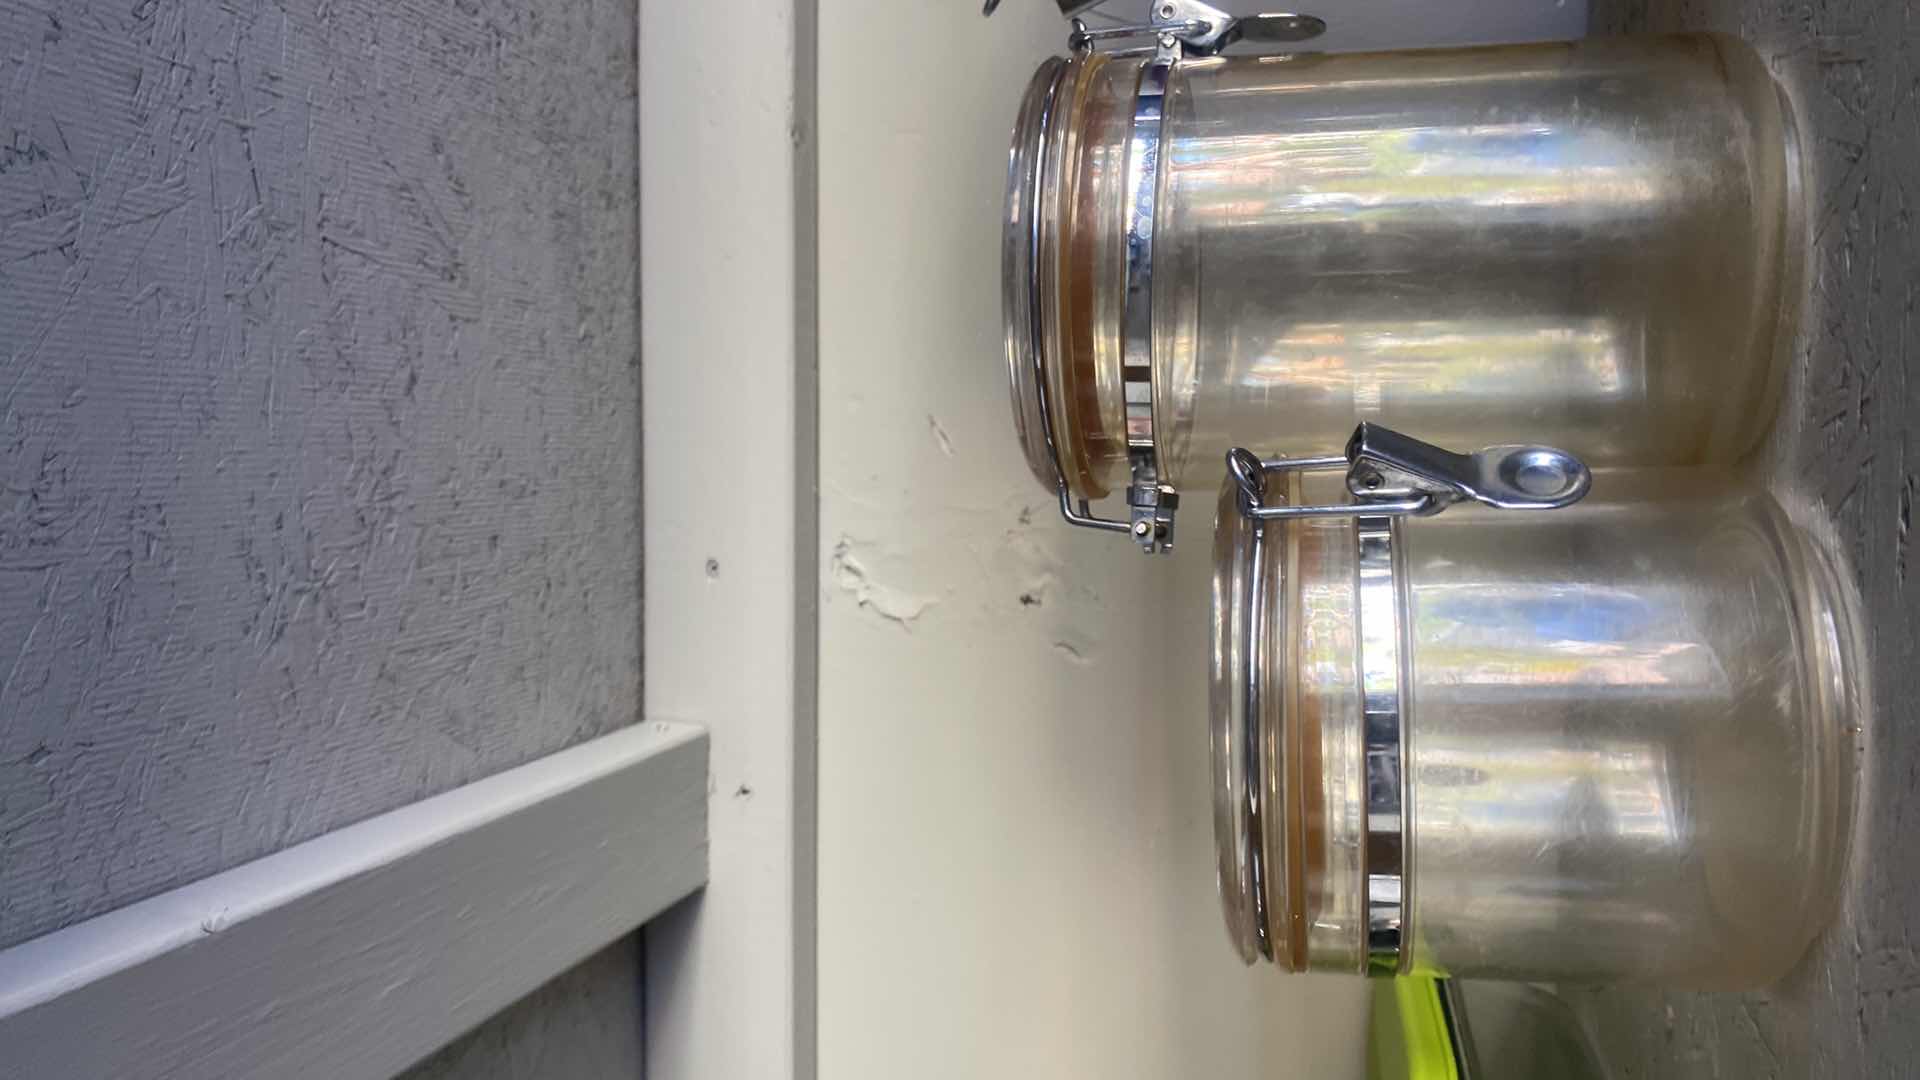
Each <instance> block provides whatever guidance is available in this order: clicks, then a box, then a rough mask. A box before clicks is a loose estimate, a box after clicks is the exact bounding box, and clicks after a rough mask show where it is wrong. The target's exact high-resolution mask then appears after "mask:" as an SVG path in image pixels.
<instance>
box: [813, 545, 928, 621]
mask: <svg viewBox="0 0 1920 1080" xmlns="http://www.w3.org/2000/svg"><path fill="white" fill-rule="evenodd" d="M854 546H855V542H854V541H853V540H852V539H850V538H848V537H845V536H842V537H841V538H840V539H839V540H838V541H837V542H836V543H835V544H834V545H833V560H832V565H831V568H830V576H831V577H832V579H833V584H834V587H835V588H837V589H839V590H840V591H841V592H843V593H846V594H847V595H848V596H851V597H853V599H854V603H856V604H858V605H859V606H860V608H861V609H862V610H865V611H870V612H872V613H873V614H875V615H877V616H879V617H880V618H882V619H885V620H886V621H888V622H890V623H893V624H895V625H896V626H899V627H900V628H902V629H904V630H911V629H913V623H914V621H915V620H917V619H919V618H920V616H921V615H923V614H925V613H926V610H927V609H928V608H930V607H932V606H933V605H935V604H937V603H939V599H938V598H937V597H932V596H921V595H919V594H916V593H912V592H908V591H907V590H904V589H900V588H896V587H894V586H892V585H887V584H884V583H882V582H878V581H875V580H874V579H873V575H872V574H871V573H870V572H869V571H868V569H867V567H866V564H864V563H862V562H861V561H860V559H859V558H858V557H857V556H856V555H855V554H854Z"/></svg>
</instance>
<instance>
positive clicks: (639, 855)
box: [0, 722, 707, 1080]
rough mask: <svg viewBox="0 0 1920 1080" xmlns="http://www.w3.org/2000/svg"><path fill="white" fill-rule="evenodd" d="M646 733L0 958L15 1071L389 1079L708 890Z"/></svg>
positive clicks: (660, 726) (701, 745) (676, 793)
mask: <svg viewBox="0 0 1920 1080" xmlns="http://www.w3.org/2000/svg"><path fill="white" fill-rule="evenodd" d="M706 766H707V736H706V733H705V732H704V731H702V730H700V729H699V728H697V727H693V726H690V725H684V724H665V723H652V722H648V723H641V724H636V725H634V726H632V727H629V728H625V729H623V730H621V731H618V732H615V733H613V734H610V735H605V736H602V737H600V738H597V739H594V740H591V741H589V742H586V743H582V744H580V745H578V746H575V747H572V748H571V749H568V750H563V751H561V752H559V753H556V754H552V755H549V756H547V757H545V758H542V759H540V760H538V761H534V762H532V763H530V764H527V765H523V766H520V767H518V768H515V769H510V770H508V771H506V772H503V773H499V774H497V775H495V776H492V777H489V778H487V779H484V780H480V781H477V782H475V783H472V784H468V785H466V786H464V787H461V788H457V789H455V790H453V791H450V792H447V793H445V794H442V795H438V796H435V797H433V798H430V799H426V800H424V801H422V802H418V803H415V804H413V805H411V806H406V807H403V808H401V809H399V810H395V811H392V812H391V813H387V814H382V815H380V816H378V817H374V818H370V819H368V820H366V821H362V822H360V823H358V824H355V825H351V826H348V827H347V828H344V829H340V830H338V831H336V832H332V833H329V834H327V835H325V836H322V837H320V838H318V839H315V840H311V841H308V842H306V843H303V844H299V845H297V846H294V847H291V848H288V849H286V850H284V851H280V852H278V853H276V854H273V855H269V856H267V857H266V858H263V859H259V860H256V861H254V862H251V863H247V864H246V865H244V866H240V867H237V868H235V869H233V870H229V871H227V872H225V873H221V874H216V875H214V876H213V877H209V878H206V879H203V880H201V881H198V882H195V883H193V884H191V885H187V886H185V887H182V888H179V889H174V890H172V891H170V892H166V893H162V894H160V895H158V896H155V897H152V898H150V899H147V900H143V901H140V902H139V903H136V904H132V905H129V906H127V907H124V908H121V909H120V910H118V911H114V912H111V913H109V914H107V915H102V916H100V917H98V918H94V919H90V920H88V921H86V922H83V923H80V924H78V925H75V926H72V927H69V928H67V929H64V930H60V931H56V932H54V933H51V934H48V935H46V936H44V937H40V938H36V939H34V940H32V941H28V942H25V943H23V944H20V945H16V946H14V947H13V948H11V949H7V950H5V951H0V1073H4V1074H5V1075H8V1076H31V1077H35V1078H36V1080H58V1078H61V1077H103V1076H112V1077H115V1078H117V1080H132V1078H139V1077H159V1076H193V1077H229V1076H271V1077H275V1078H288V1077H305V1076H312V1077H327V1078H330V1080H331V1078H352V1077H369V1078H373V1077H387V1076H391V1075H392V1074H393V1073H395V1072H397V1071H399V1070H401V1069H404V1068H405V1067H406V1066H408V1065H411V1064H412V1063H414V1062H415V1061H417V1060H419V1059H420V1058H422V1057H424V1056H425V1055H427V1054H428V1053H431V1052H432V1051H433V1050H435V1049H437V1048H439V1047H440V1046H442V1045H444V1044H446V1043H447V1042H449V1041H451V1040H452V1039H453V1038H455V1037H456V1036H458V1035H460V1034H461V1033H463V1032H465V1031H466V1030H467V1029H469V1028H472V1027H473V1026H475V1025H476V1024H478V1023H479V1022H480V1021H482V1020H484V1019H486V1018H487V1017H488V1016H491V1015H492V1014H493V1013H495V1012H497V1011H499V1010H500V1009H501V1008H503V1007H504V1006H506V1005H508V1004H509V1003H511V1002H513V1001H514V1000H516V999H518V998H520V997H521V996H523V995H524V994H526V993H527V992H529V991H531V990H533V989H534V988H536V987H537V986H539V985H540V984H541V983H543V982H545V981H547V980H548V979H550V978H552V977H554V976H556V975H558V974H560V973H561V972H562V971H565V970H566V969H568V968H570V967H572V966H573V965H574V964H576V963H577V962H579V961H580V960H582V959H584V958H585V957H587V956H588V955H590V954H592V953H593V952H594V951H596V950H598V949H599V948H601V947H602V946H604V945H606V944H607V943H609V942H611V941H613V940H615V939H617V938H618V937H620V936H621V935H622V934H625V933H628V932H630V931H632V930H633V929H634V928H635V927H637V926H639V925H640V924H641V923H643V922H645V921H646V920H647V919H649V918H651V917H652V916H653V915H655V914H656V913H658V912H659V911H661V910H662V909H664V908H665V907H667V906H668V905H669V904H672V903H673V902H674V901H676V900H678V899H680V898H681V897H684V896H686V895H687V894H688V893H690V892H692V891H693V890H695V889H697V888H699V887H700V885H701V884H702V883H703V882H704V881H705V880H706V847H707V845H706V807H707V769H706Z"/></svg>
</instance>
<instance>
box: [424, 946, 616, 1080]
mask: <svg viewBox="0 0 1920 1080" xmlns="http://www.w3.org/2000/svg"><path fill="white" fill-rule="evenodd" d="M639 992H640V949H639V946H638V936H637V935H634V936H629V937H626V938H623V939H621V940H620V942H619V943H617V944H615V945H612V946H609V947H608V948H605V949H602V950H601V951H600V952H599V953H598V954H597V955H595V956H592V957H590V958H588V959H587V960H586V961H585V962H583V963H582V964H581V965H580V966H579V967H576V968H574V969H573V970H572V971H570V972H568V973H566V974H565V975H562V976H560V977H559V978H557V979H555V980H553V981H552V982H550V983H548V984H547V985H545V986H543V987H541V988H540V989H538V990H535V991H534V992H533V993H531V994H528V995H527V996H526V997H524V998H522V999H520V1001H519V1002H518V1003H516V1004H514V1005H512V1006H510V1007H509V1008H507V1009H506V1010H505V1011H504V1012H502V1013H500V1014H499V1015H498V1016H496V1017H494V1018H493V1019H492V1020H490V1021H488V1022H487V1023H486V1024H484V1025H482V1026H481V1027H479V1028H478V1029H476V1030H475V1031H473V1032H472V1033H471V1034H468V1035H466V1036H465V1037H463V1038H460V1039H458V1040H455V1041H454V1042H453V1044H452V1045H450V1046H448V1047H446V1048H445V1049H443V1050H441V1051H440V1052H439V1053H437V1054H434V1055H433V1056H432V1057H430V1058H428V1059H427V1060H425V1061H423V1062H421V1063H420V1064H419V1065H416V1066H415V1067H413V1068H412V1069H409V1070H407V1072H405V1073H403V1074H402V1076H403V1077H405V1080H618V1078H619V1077H621V1076H625V1077H628V1078H630V1080H640V1068H641V1067H640V1065H639V1062H640V1052H641V1016H640V1012H639V1010H638V1009H637V1008H635V1007H634V1001H635V998H636V996H637V995H638V994H639ZM629 1063H631V1064H629Z"/></svg>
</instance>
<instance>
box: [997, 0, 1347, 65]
mask: <svg viewBox="0 0 1920 1080" xmlns="http://www.w3.org/2000/svg"><path fill="white" fill-rule="evenodd" d="M994 2H997V0H994ZM994 2H990V3H989V4H988V7H987V13H988V14H992V9H993V6H994ZM1326 31H1327V24H1326V22H1325V21H1324V20H1322V19H1320V18H1319V17H1318V16H1314V15H1297V14H1294V13H1292V12H1270V13H1266V14H1260V15H1229V14H1228V13H1226V12H1224V11H1222V10H1220V9H1219V8H1216V7H1214V6H1212V5H1211V4H1207V3H1203V2H1202V0H1153V3H1151V4H1149V5H1148V8H1147V21H1146V22H1144V23H1129V24H1127V25H1124V26H1101V27H1088V26H1087V24H1086V23H1085V22H1084V21H1083V20H1080V19H1074V20H1073V32H1072V33H1071V34H1069V35H1067V47H1068V48H1070V49H1072V50H1073V51H1074V52H1086V51H1088V50H1091V49H1092V48H1093V46H1094V44H1095V43H1096V42H1100V41H1107V40H1112V39H1123V38H1151V39H1154V40H1155V41H1156V42H1157V43H1158V47H1159V49H1160V50H1161V51H1170V52H1173V53H1174V54H1175V55H1174V57H1173V58H1174V59H1178V58H1179V55H1180V54H1182V53H1186V54H1191V55H1194V56H1212V55H1214V54H1216V53H1218V52H1219V51H1220V50H1222V49H1224V48H1226V47H1227V46H1229V45H1232V44H1234V43H1236V42H1239V41H1249V42H1255V43H1259V44H1263V45H1288V44H1292V43H1294V42H1300V41H1308V40H1311V39H1313V38H1316V37H1319V36H1320V35H1321V34H1324V33H1326ZM1146 51H1149V52H1151V51H1154V49H1153V48H1152V47H1149V48H1148V49H1147V50H1146Z"/></svg>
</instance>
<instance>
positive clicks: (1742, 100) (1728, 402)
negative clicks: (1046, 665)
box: [1003, 35, 1803, 524]
mask: <svg viewBox="0 0 1920 1080" xmlns="http://www.w3.org/2000/svg"><path fill="white" fill-rule="evenodd" d="M1010 162H1011V171H1010V175H1009V184H1008V206H1007V210H1008V214H1007V218H1006V232H1005V242H1004V248H1003V256H1004V290H1005V292H1004V301H1005V302H1004V310H1005V318H1006V326H1005V331H1006V343H1007V361H1008V370H1009V375H1010V377H1011V380H1012V384H1013V398H1014V413H1015V419H1016V425H1017V427H1018V429H1019V434H1020V438H1021V441H1022V445H1023V447H1024V449H1025V451H1026V455H1027V459H1028V462H1029V464H1030V465H1031V467H1032V468H1033V471H1034V473H1035V475H1036V476H1037V477H1038V478H1039V479H1040V481H1041V483H1042V484H1043V485H1044V486H1045V487H1047V489H1048V490H1049V491H1055V490H1064V492H1065V494H1066V495H1069V496H1071V497H1072V498H1073V499H1087V500H1092V499H1099V498H1101V497H1103V496H1106V495H1108V494H1110V493H1121V492H1125V493H1127V495H1128V501H1129V502H1130V503H1132V504H1133V505H1135V506H1136V507H1139V506H1141V505H1142V504H1143V503H1151V502H1153V501H1155V496H1154V494H1153V493H1154V492H1155V491H1156V490H1158V491H1160V492H1162V493H1164V494H1167V495H1174V494H1176V492H1177V490H1178V489H1182V488H1191V489H1198V490H1204V489H1206V488H1208V487H1210V486H1211V485H1212V484H1213V483H1214V481H1215V480H1217V478H1218V477H1217V476H1216V475H1215V472H1216V465H1217V463H1218V462H1219V461H1220V460H1221V455H1222V454H1224V453H1225V452H1226V450H1227V449H1228V448H1229V447H1231V446H1235V445H1245V446H1253V447H1256V448H1258V449H1260V450H1261V451H1263V452H1269V453H1276V454H1289V453H1302V452H1314V451H1317V450H1319V449H1321V448H1324V447H1326V446H1329V445H1334V444H1336V443H1337V442H1338V441H1339V440H1340V439H1341V438H1343V437H1344V434H1345V431H1346V430H1347V429H1349V428H1351V427H1352V426H1353V425H1354V424H1355V423H1356V422H1358V421H1362V420H1370V421H1376V422H1381V423H1385V424H1388V425H1390V426H1394V427H1400V428H1403V429H1405V430H1408V431H1414V432H1418V433H1420V434H1421V436H1422V437H1423V438H1428V439H1432V440H1435V441H1437V442H1441V443H1448V442H1468V443H1476V442H1479V441H1481V436H1480V435H1479V430H1480V429H1481V428H1482V427H1483V426H1484V425H1485V424H1486V422H1487V420H1488V418H1489V417H1498V418H1499V419H1500V422H1501V427H1502V430H1503V434H1506V435H1510V436H1512V437H1514V438H1516V439H1521V440H1528V441H1537V442H1543V443H1549V444H1552V445H1555V446H1560V447H1563V448H1565V449H1567V450H1569V451H1571V452H1573V453H1575V454H1578V455H1580V456H1581V457H1582V458H1584V459H1585V460H1587V461H1588V462H1590V463H1591V464H1594V465H1595V466H1609V465H1622V464H1631V465H1692V464H1700V463H1726V462H1731V461H1734V460H1737V459H1738V458H1739V457H1741V456H1742V455H1743V454H1744V453H1745V452H1746V451H1747V450H1749V449H1750V448H1751V447H1752V446H1753V445H1754V444H1755V443H1756V441H1757V440H1758V439H1759V437H1760V436H1761V435H1762V434H1763V433H1764V431H1765V429H1766V427H1767V425H1768V423H1769V422H1770V419H1771V417H1772V414H1773V411H1774V405H1775V402H1776V400H1777V396H1778V393H1779V390H1780V386H1781V380H1782V376H1783V372H1784V369H1785V363H1784V359H1785V346H1786V343H1788V342H1789V341H1790V339H1791V336H1792V330H1793V327H1794V321H1795V318H1796V317H1797V311H1798V305H1797V302H1795V301H1794V300H1793V299H1792V298H1794V297H1797V296H1798V293H1799V288H1798V281H1799V276H1800V261H1801V251H1802V246H1803V240H1802V237H1801V229H1802V227H1803V221H1802V214H1801V210H1800V207H1801V201H1802V196H1801V190H1800V188H1801V184H1800V164H1799V161H1798V151H1797V145H1796V139H1795V133H1794V126H1793V118H1792V113H1791V111H1790V110H1789V109H1788V108H1787V107H1786V106H1785V105H1784V99H1783V97H1782V95H1781V92H1780V90H1779V89H1778V87H1777V86H1776V84H1775V83H1774V81H1773V80H1772V78H1771V77H1770V76H1769V75H1768V73H1767V71H1766V70H1765V68H1764V67H1763V66H1762V65H1761V63H1760V62H1759V60H1758V59H1757V58H1756V57H1755V56H1754V55H1753V53H1752V51H1751V50H1750V49H1749V48H1747V47H1746V46H1745V45H1744V44H1742V43H1740V42H1739V41H1737V40H1733V39H1730V38H1724V37H1716V36H1706V35H1689V36H1676V37H1635V38H1596V39H1589V40H1584V41H1577V42H1568V43H1552V44H1537V45H1515V46H1499V47H1490V48H1471V49H1442V50H1424V51H1409V52H1389V53H1371V54H1348V55H1318V54H1298V55H1290V56H1249V57H1224V58H1223V57H1207V58H1197V59H1195V58H1189V59H1184V60H1179V61H1177V62H1173V63H1171V64H1165V63H1163V62H1162V61H1161V60H1157V59H1155V58H1154V57H1151V56H1148V57H1140V56H1128V57H1110V56H1108V55H1106V54H1102V53H1098V52H1091V53H1085V54H1081V55H1076V56H1075V57H1073V58H1072V59H1070V60H1060V59H1055V60H1050V61H1048V62H1047V63H1046V64H1044V65H1043V66H1042V67H1041V69H1040V71H1039V72H1038V73H1037V74H1036V76H1035V78H1034V80H1033V82H1032V84H1031V86H1030V87H1029V89H1028V92H1027V95H1026V98H1025V100H1024V102H1023V104H1022V108H1021V112H1020V116H1019V120H1018V124H1017V126H1016V130H1015V133H1014V143H1013V152H1012V156H1011V159H1010ZM1149 516H1151V515H1149ZM1162 516H1163V517H1167V518H1169V520H1168V521H1167V522H1166V523H1167V524H1170V515H1162ZM1138 520H1139V517H1138V515H1136V518H1135V521H1136V523H1137V521H1138Z"/></svg>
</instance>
